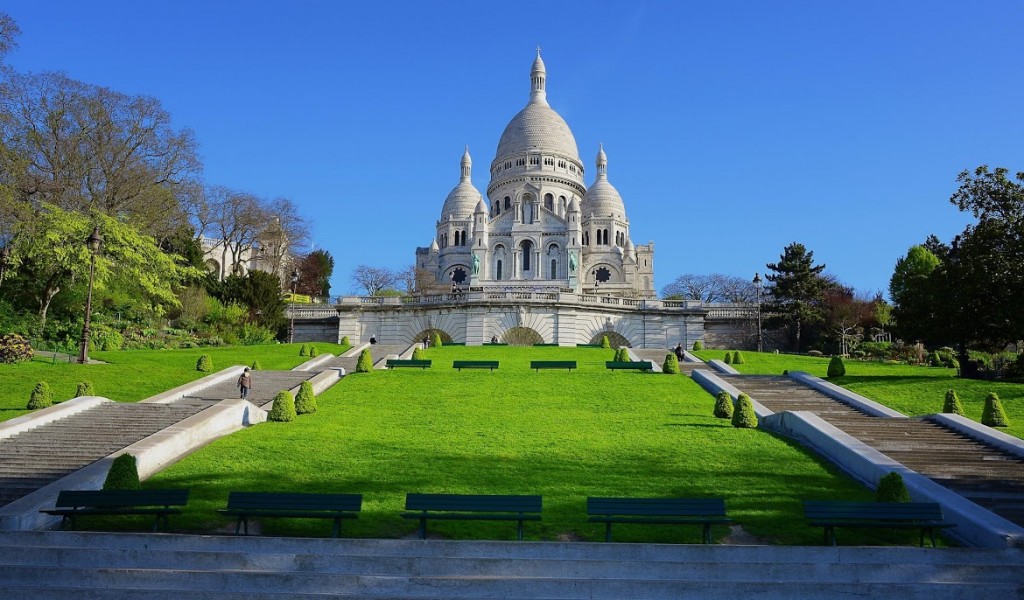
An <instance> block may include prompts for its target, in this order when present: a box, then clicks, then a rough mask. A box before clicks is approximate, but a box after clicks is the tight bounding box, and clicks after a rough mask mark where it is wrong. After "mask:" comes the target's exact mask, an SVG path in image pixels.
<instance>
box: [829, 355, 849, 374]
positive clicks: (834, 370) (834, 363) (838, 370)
mask: <svg viewBox="0 0 1024 600" xmlns="http://www.w3.org/2000/svg"><path fill="white" fill-rule="evenodd" d="M843 375H846V365H845V364H844V363H843V358H842V357H841V356H838V355H837V356H833V357H832V360H830V361H828V378H829V379H832V378H833V377H842V376H843Z"/></svg>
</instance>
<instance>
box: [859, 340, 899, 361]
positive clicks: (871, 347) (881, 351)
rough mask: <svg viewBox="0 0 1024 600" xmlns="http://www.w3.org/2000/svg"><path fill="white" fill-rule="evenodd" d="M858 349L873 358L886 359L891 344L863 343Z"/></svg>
mask: <svg viewBox="0 0 1024 600" xmlns="http://www.w3.org/2000/svg"><path fill="white" fill-rule="evenodd" d="M859 347H860V349H861V350H863V351H864V352H866V353H867V354H868V355H870V356H873V357H875V358H888V357H889V355H890V354H891V349H892V343H890V342H864V343H862V344H861V345H860V346H859Z"/></svg>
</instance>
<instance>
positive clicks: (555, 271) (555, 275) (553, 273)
mask: <svg viewBox="0 0 1024 600" xmlns="http://www.w3.org/2000/svg"><path fill="white" fill-rule="evenodd" d="M551 278H552V279H557V278H558V261H557V260H555V259H553V258H552V259H551Z"/></svg>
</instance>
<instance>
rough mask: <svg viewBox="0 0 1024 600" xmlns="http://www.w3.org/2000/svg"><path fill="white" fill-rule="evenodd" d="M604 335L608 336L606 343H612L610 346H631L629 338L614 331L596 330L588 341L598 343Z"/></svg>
mask: <svg viewBox="0 0 1024 600" xmlns="http://www.w3.org/2000/svg"><path fill="white" fill-rule="evenodd" d="M604 336H608V343H609V344H611V345H612V348H618V347H620V346H625V347H627V348H632V347H633V344H630V343H629V340H627V339H626V337H625V336H624V335H622V334H621V333H618V332H615V331H598V332H597V334H596V335H594V337H592V338H590V343H591V344H600V343H601V338H602V337H604Z"/></svg>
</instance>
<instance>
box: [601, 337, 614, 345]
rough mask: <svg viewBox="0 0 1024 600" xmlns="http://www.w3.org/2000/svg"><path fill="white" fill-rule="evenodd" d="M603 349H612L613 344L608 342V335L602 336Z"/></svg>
mask: <svg viewBox="0 0 1024 600" xmlns="http://www.w3.org/2000/svg"><path fill="white" fill-rule="evenodd" d="M601 347H602V348H611V347H612V344H611V342H609V341H608V336H606V335H602V336H601Z"/></svg>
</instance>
